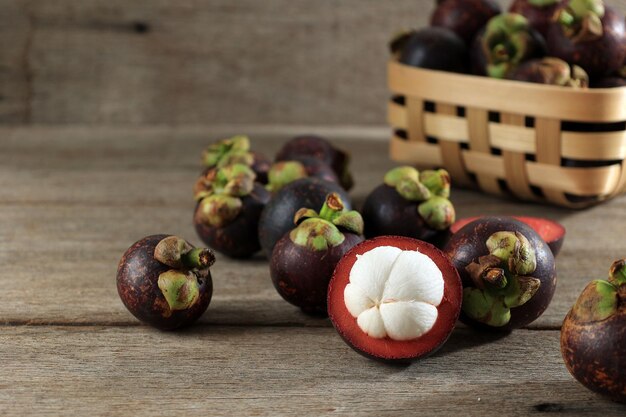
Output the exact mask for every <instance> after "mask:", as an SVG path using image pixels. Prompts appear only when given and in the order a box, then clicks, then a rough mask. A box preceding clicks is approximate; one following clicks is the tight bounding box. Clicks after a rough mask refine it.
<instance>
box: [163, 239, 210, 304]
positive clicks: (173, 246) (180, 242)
mask: <svg viewBox="0 0 626 417" xmlns="http://www.w3.org/2000/svg"><path fill="white" fill-rule="evenodd" d="M154 259H156V260H157V261H159V262H161V263H162V264H165V265H167V266H169V267H170V268H172V269H170V270H168V271H166V272H163V273H161V274H160V275H159V279H158V286H159V289H160V290H161V293H162V294H163V297H164V298H165V301H167V304H168V305H169V307H170V310H172V311H175V310H186V309H188V308H190V307H192V306H193V305H195V304H196V302H197V301H198V299H199V297H200V285H199V283H198V278H199V277H200V276H204V275H206V274H207V273H208V269H209V268H210V267H211V266H212V265H213V264H214V263H215V254H214V253H213V251H211V250H210V249H206V248H194V247H193V246H191V245H190V244H189V243H188V242H187V241H186V240H184V239H181V238H179V237H178V236H168V237H166V238H164V239H162V240H161V241H160V242H159V243H158V244H157V245H156V247H155V248H154Z"/></svg>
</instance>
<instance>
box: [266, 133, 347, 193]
mask: <svg viewBox="0 0 626 417" xmlns="http://www.w3.org/2000/svg"><path fill="white" fill-rule="evenodd" d="M302 157H309V158H313V159H318V160H319V161H321V162H323V163H325V164H326V165H328V166H330V167H331V168H332V169H333V171H335V174H336V176H337V178H339V184H341V186H342V187H343V189H344V190H349V189H350V188H352V186H353V185H354V181H353V179H352V174H351V173H350V170H349V164H350V155H349V154H348V153H347V152H345V151H343V150H341V149H339V148H336V147H335V146H333V145H332V144H331V143H330V142H329V141H328V140H326V139H324V138H323V137H321V136H316V135H301V136H296V137H294V138H292V139H290V140H289V141H287V143H285V144H284V145H283V147H282V148H281V149H280V151H278V154H277V155H276V161H294V160H295V161H298V160H299V161H300V162H303V161H302V160H301V159H299V158H302ZM303 163H304V162H303Z"/></svg>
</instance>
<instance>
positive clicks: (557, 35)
mask: <svg viewBox="0 0 626 417" xmlns="http://www.w3.org/2000/svg"><path fill="white" fill-rule="evenodd" d="M555 16H556V20H555V21H554V22H553V23H552V24H551V25H550V29H549V30H548V52H549V54H550V55H552V56H555V57H557V58H561V59H562V60H564V61H567V62H569V63H570V64H572V65H578V66H580V67H581V68H583V69H584V70H585V71H587V73H588V74H589V76H590V77H591V78H592V79H594V78H601V77H603V76H605V75H608V74H611V73H613V72H615V71H618V70H619V69H620V68H621V67H622V65H623V63H624V58H625V57H626V28H625V23H624V17H623V16H621V15H620V14H619V13H618V12H617V11H615V10H614V9H613V8H611V7H608V6H605V5H604V3H603V2H602V0H570V1H569V2H567V3H566V4H565V5H564V6H562V7H561V8H560V9H559V10H558V11H557V14H556V15H555Z"/></svg>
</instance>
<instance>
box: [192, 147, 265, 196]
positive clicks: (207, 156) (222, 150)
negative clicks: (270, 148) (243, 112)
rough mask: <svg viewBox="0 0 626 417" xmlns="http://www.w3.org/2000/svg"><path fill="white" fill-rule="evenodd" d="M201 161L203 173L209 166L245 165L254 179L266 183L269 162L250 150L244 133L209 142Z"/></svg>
mask: <svg viewBox="0 0 626 417" xmlns="http://www.w3.org/2000/svg"><path fill="white" fill-rule="evenodd" d="M202 163H203V165H204V166H205V167H206V170H205V173H206V172H208V170H209V169H211V168H221V167H225V166H227V165H233V164H244V165H247V166H249V167H251V168H252V170H253V171H254V172H255V174H256V181H257V182H260V183H262V184H266V183H267V172H268V171H269V168H270V164H271V162H270V160H269V159H268V158H267V157H265V156H264V155H263V154H261V153H258V152H252V151H250V138H248V137H247V136H244V135H238V136H233V137H231V138H228V139H223V140H220V141H217V142H214V143H212V144H210V145H209V146H208V147H207V148H206V149H204V151H203V152H202Z"/></svg>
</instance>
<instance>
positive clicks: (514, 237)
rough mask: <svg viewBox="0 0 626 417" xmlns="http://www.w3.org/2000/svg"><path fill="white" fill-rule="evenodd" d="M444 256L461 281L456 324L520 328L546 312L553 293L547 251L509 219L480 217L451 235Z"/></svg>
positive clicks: (552, 268) (529, 232)
mask: <svg viewBox="0 0 626 417" xmlns="http://www.w3.org/2000/svg"><path fill="white" fill-rule="evenodd" d="M444 251H445V252H446V253H447V255H448V257H449V258H450V260H451V261H452V263H453V264H454V266H455V267H456V269H457V270H458V271H459V275H460V276H461V279H462V281H463V287H464V289H463V307H462V309H461V321H463V322H464V323H466V324H468V325H471V326H475V327H478V328H482V329H493V330H504V331H510V330H513V329H516V328H519V327H522V326H526V325H528V324H530V323H531V322H533V321H534V320H535V319H537V318H538V317H539V316H540V315H541V314H542V313H543V312H544V311H545V309H546V308H547V307H548V304H550V301H551V300H552V296H553V295H554V290H555V288H556V268H555V262H554V256H553V255H552V252H551V251H550V248H549V247H548V245H547V244H546V242H544V241H543V239H542V238H541V236H539V235H538V234H537V232H535V231H534V230H533V229H532V228H531V227H530V226H528V225H527V224H525V223H522V222H521V221H519V220H516V219H514V218H512V217H481V218H479V219H478V220H475V221H473V222H471V223H469V224H467V225H466V226H464V227H463V228H461V230H459V231H458V232H456V233H455V234H454V235H453V236H452V237H451V238H450V241H448V243H447V245H446V247H445V249H444Z"/></svg>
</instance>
